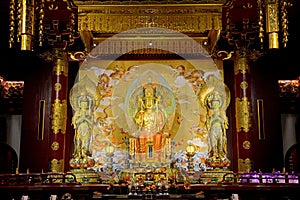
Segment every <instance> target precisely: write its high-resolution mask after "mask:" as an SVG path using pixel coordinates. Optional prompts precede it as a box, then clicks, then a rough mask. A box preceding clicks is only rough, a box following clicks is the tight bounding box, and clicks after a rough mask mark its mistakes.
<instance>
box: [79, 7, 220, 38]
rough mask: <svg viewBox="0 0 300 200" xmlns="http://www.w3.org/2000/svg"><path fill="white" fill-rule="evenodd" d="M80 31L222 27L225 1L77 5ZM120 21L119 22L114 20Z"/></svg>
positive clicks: (202, 29)
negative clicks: (177, 3) (211, 2)
mask: <svg viewBox="0 0 300 200" xmlns="http://www.w3.org/2000/svg"><path fill="white" fill-rule="evenodd" d="M78 11H79V12H78V29H79V31H95V32H101V33H119V32H123V31H127V30H130V29H135V28H142V27H161V28H167V29H172V30H177V31H180V32H187V33H201V32H204V31H207V30H211V29H216V30H221V29H222V4H189V5H188V4H185V5H170V4H161V5H130V6H119V5H106V6H103V5H87V4H86V5H78ZM112 22H118V23H112Z"/></svg>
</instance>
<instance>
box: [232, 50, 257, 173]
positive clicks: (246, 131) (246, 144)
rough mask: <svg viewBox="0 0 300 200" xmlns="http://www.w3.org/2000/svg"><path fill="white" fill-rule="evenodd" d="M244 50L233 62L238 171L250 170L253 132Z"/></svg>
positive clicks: (246, 61) (247, 68) (248, 77)
mask: <svg viewBox="0 0 300 200" xmlns="http://www.w3.org/2000/svg"><path fill="white" fill-rule="evenodd" d="M246 54H247V53H246V51H245V50H238V51H236V57H235V60H234V74H235V84H234V85H235V106H236V134H237V158H238V171H241V172H248V171H251V170H252V163H253V149H252V141H253V139H252V138H253V130H252V123H251V121H252V120H251V119H252V114H251V88H250V68H249V67H250V66H249V65H248V58H247V56H246Z"/></svg>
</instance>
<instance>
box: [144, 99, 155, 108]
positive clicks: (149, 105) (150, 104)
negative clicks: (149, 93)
mask: <svg viewBox="0 0 300 200" xmlns="http://www.w3.org/2000/svg"><path fill="white" fill-rule="evenodd" d="M153 105H154V99H153V98H146V100H145V107H146V108H152V107H153Z"/></svg>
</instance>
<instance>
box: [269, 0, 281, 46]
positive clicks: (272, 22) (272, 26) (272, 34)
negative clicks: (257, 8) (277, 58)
mask: <svg viewBox="0 0 300 200" xmlns="http://www.w3.org/2000/svg"><path fill="white" fill-rule="evenodd" d="M278 13H279V12H278V1H277V0H276V1H270V0H269V1H268V4H267V6H266V31H267V33H268V36H269V48H270V49H273V48H276V49H278V48H279V40H278V31H279V19H278Z"/></svg>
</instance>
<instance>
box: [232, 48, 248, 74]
mask: <svg viewBox="0 0 300 200" xmlns="http://www.w3.org/2000/svg"><path fill="white" fill-rule="evenodd" d="M236 55H237V56H236V59H235V63H234V71H235V74H238V73H242V74H246V73H247V71H248V70H249V66H248V59H247V57H246V52H245V51H238V52H237V54H236Z"/></svg>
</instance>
